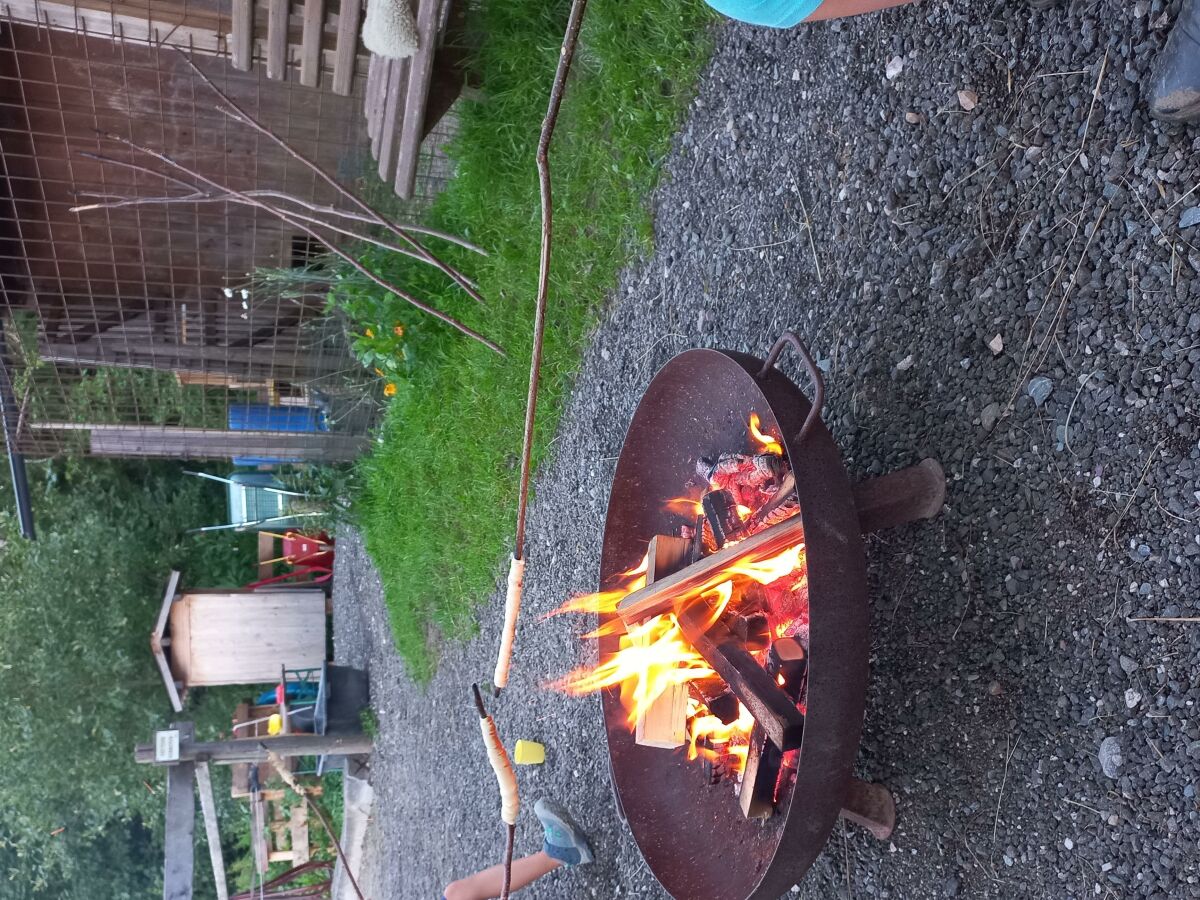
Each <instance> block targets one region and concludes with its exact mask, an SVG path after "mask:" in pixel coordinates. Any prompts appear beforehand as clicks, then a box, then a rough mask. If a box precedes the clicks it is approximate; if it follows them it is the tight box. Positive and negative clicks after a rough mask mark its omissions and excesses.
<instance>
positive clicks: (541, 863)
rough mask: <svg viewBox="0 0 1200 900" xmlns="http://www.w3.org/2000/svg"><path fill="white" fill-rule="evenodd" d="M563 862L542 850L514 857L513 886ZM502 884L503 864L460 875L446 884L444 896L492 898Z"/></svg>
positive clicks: (459, 899) (454, 899)
mask: <svg viewBox="0 0 1200 900" xmlns="http://www.w3.org/2000/svg"><path fill="white" fill-rule="evenodd" d="M561 865H563V864H562V863H560V862H559V861H558V860H557V859H552V858H551V857H550V855H549V854H548V853H546V851H545V850H542V851H540V852H538V853H535V854H533V856H526V857H523V858H521V859H514V860H513V864H512V890H513V891H514V892H515V891H519V890H520V889H521V888H523V887H525V886H526V885H529V884H532V883H533V882H535V881H537V880H538V879H539V878H541V877H542V876H543V875H547V874H549V873H550V872H553V871H554V870H555V869H557V868H558V867H559V866H561ZM503 886H504V866H492V867H491V868H490V869H484V870H483V871H482V872H476V873H475V874H474V875H471V876H469V877H467V878H462V879H460V880H458V881H455V882H452V883H451V884H449V885H447V886H446V890H445V892H444V893H445V898H446V900H495V898H496V897H499V896H500V891H501V889H502V888H503Z"/></svg>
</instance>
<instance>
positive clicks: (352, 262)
mask: <svg viewBox="0 0 1200 900" xmlns="http://www.w3.org/2000/svg"><path fill="white" fill-rule="evenodd" d="M105 137H106V138H107V139H108V140H111V141H113V142H115V143H118V144H121V145H123V146H125V147H129V148H130V149H132V150H136V151H138V152H139V153H143V154H145V155H146V156H149V157H150V158H151V159H156V160H158V161H159V162H161V163H162V164H164V165H166V166H169V167H171V168H172V169H175V170H177V171H180V172H183V173H184V174H186V175H188V176H189V177H191V178H192V179H194V180H195V181H197V182H199V183H200V184H203V185H207V186H208V187H210V188H212V189H214V190H217V191H222V192H228V193H229V194H231V195H232V196H233V197H236V198H238V199H240V200H242V201H243V202H244V203H247V204H249V205H250V206H254V207H256V208H257V209H261V210H263V211H264V212H268V213H270V214H272V215H274V216H276V217H277V218H279V219H280V220H282V221H283V222H286V223H287V224H289V225H291V226H292V227H293V228H295V229H297V230H298V231H302V232H304V233H305V234H307V235H308V236H309V237H311V238H312V239H313V240H315V241H319V242H320V243H321V244H323V245H324V246H325V247H326V248H327V249H328V250H329V251H330V252H331V253H333V254H334V255H335V256H337V257H338V258H339V259H341V260H342V261H343V262H345V263H347V264H348V265H349V266H350V267H351V268H353V269H354V270H355V271H356V272H358V273H359V274H360V275H363V276H364V277H366V278H367V279H369V280H370V281H372V282H374V283H375V284H377V285H379V286H380V287H381V288H383V289H384V290H386V291H388V292H390V293H393V294H395V295H396V296H397V297H399V298H400V299H402V300H405V301H406V302H408V303H411V304H412V305H413V306H415V307H416V308H417V309H419V310H421V311H422V312H424V313H427V314H428V315H431V316H433V317H434V318H435V319H438V320H440V321H442V322H445V323H446V324H447V325H449V326H450V327H452V328H454V329H456V330H458V331H461V332H462V333H463V334H465V335H467V336H468V337H470V338H473V339H474V340H476V341H479V343H481V344H483V345H484V346H485V347H487V348H488V349H489V350H491V351H492V352H493V353H497V354H499V355H500V356H506V355H507V354H506V353H505V352H504V350H503V349H502V348H501V347H500V346H499V345H498V344H496V343H494V342H493V341H491V340H489V339H488V338H486V337H484V336H483V335H482V334H480V333H479V332H477V331H474V330H473V329H471V328H469V327H467V326H466V325H464V324H463V323H462V322H459V321H458V320H457V319H455V318H453V317H452V316H448V315H447V314H446V313H444V312H442V311H441V310H438V309H435V308H434V307H432V306H429V305H428V304H427V303H424V302H423V301H421V300H419V299H417V298H416V297H414V296H412V295H411V294H409V293H407V292H406V291H404V290H402V289H401V288H399V287H397V286H396V285H394V284H390V283H389V282H387V281H384V280H383V279H382V278H380V277H379V276H378V275H376V274H375V273H374V272H372V271H371V270H370V269H368V268H366V267H365V266H364V265H362V263H360V262H359V261H358V260H357V259H355V258H354V257H352V256H351V255H350V254H348V253H346V252H345V251H344V250H342V249H341V248H340V247H338V246H336V245H335V244H333V243H331V242H330V241H329V240H327V239H326V238H324V237H322V236H321V234H320V233H319V232H317V231H315V230H314V229H313V228H311V227H310V226H308V225H305V224H304V223H303V222H301V221H299V220H297V219H296V218H295V217H294V216H292V215H291V214H289V213H285V212H283V211H281V210H279V209H277V208H275V207H272V206H270V205H268V204H266V203H264V202H262V201H261V200H256V199H255V198H253V197H247V196H246V195H245V194H244V193H242V192H240V191H235V190H232V189H231V188H228V187H226V186H223V185H221V184H218V183H217V182H215V181H213V180H212V179H210V178H207V177H205V176H204V175H201V174H200V173H199V172H195V171H192V170H191V169H189V168H187V167H186V166H184V165H183V164H181V163H178V162H176V161H175V160H173V159H171V157H169V156H167V155H166V154H165V153H160V152H159V151H157V150H152V149H151V148H149V147H145V146H142V145H141V144H137V143H134V142H133V141H131V140H129V139H128V138H125V137H122V136H121V135H119V134H112V133H109V134H106V135H105ZM120 164H121V165H124V166H125V167H127V168H130V169H134V170H139V171H143V172H146V173H147V174H150V175H160V176H162V177H167V178H169V177H170V176H166V175H163V174H162V173H160V172H157V171H155V170H154V169H151V168H149V167H146V166H138V165H137V164H136V163H120ZM171 180H174V181H176V182H177V183H179V184H182V185H184V186H185V187H188V188H191V189H192V190H194V191H200V188H199V187H197V186H196V185H195V184H186V183H184V182H182V181H180V180H179V179H171Z"/></svg>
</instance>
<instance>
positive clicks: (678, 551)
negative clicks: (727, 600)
mask: <svg viewBox="0 0 1200 900" xmlns="http://www.w3.org/2000/svg"><path fill="white" fill-rule="evenodd" d="M690 557H691V541H688V540H686V539H684V538H681V537H673V536H672V535H667V534H660V535H656V536H654V537H653V538H651V539H650V546H649V548H648V549H647V568H646V583H647V584H650V583H652V582H653V581H654V580H655V579H656V578H662V577H666V576H668V575H670V574H671V573H673V572H676V571H678V570H679V569H681V568H683V567H684V566H686V565H687V561H688V559H689V558H690ZM633 640H635V641H637V640H638V638H637V637H634V638H633ZM687 702H688V689H687V685H685V684H672V685H669V686H668V687H667V688H666V689H665V690H664V691H663V692H662V693H661V694H659V695H658V697H656V698H655V699H654V702H652V703H651V704H650V705H649V706H648V707H647V708H646V710H645V712H644V713H642V714H641V715H640V716H638V719H637V724H636V726H635V729H634V740H635V741H636V742H637V743H638V744H640V745H641V746H643V747H661V748H662V749H664V750H674V749H675V748H676V747H682V746H683V745H684V743H685V742H686V741H687V705H688V703H687Z"/></svg>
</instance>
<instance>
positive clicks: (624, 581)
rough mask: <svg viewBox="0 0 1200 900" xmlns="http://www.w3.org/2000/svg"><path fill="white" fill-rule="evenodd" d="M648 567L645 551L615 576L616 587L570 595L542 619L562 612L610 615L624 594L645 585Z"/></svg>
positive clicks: (648, 558)
mask: <svg viewBox="0 0 1200 900" xmlns="http://www.w3.org/2000/svg"><path fill="white" fill-rule="evenodd" d="M649 568H650V554H649V551H647V552H646V555H644V556H643V557H642V561H641V562H640V563H638V564H637V565H636V566H634V567H633V568H632V569H626V570H625V571H624V572H622V573H620V574H619V575H618V576H617V578H618V579H619V586H618V587H616V588H613V589H612V590H609V591H597V592H596V593H594V594H580V595H578V596H576V597H571V598H570V599H568V600H567V601H565V602H564V603H563V604H562V606H560V607H558V609H553V610H551V611H550V612H548V613H546V614H545V615H544V616H542V619H543V620H544V619H548V618H550V617H551V616H561V615H562V614H563V613H598V614H601V615H612V614H614V613H616V611H617V604H619V603H620V602H621V601H622V600H624V599H625V597H626V595H628V594H631V593H633V592H634V591H637V590H641V589H642V588H644V587H645V586H646V572H647V571H648V570H649Z"/></svg>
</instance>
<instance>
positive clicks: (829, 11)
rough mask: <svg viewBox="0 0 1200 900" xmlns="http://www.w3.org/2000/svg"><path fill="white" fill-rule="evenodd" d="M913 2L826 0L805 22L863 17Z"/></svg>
mask: <svg viewBox="0 0 1200 900" xmlns="http://www.w3.org/2000/svg"><path fill="white" fill-rule="evenodd" d="M912 2H913V0H825V2H824V3H822V4H821V5H820V6H818V7H817V8H816V10H815V11H814V12H813V13H812V14H811V15H810V16H808V17H807V18H806V19H805V20H804V21H805V22H818V21H820V20H822V19H843V18H845V17H846V16H861V15H862V14H863V13H872V12H878V11H879V10H881V9H891V8H892V7H893V6H905V5H907V4H909V3H912Z"/></svg>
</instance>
